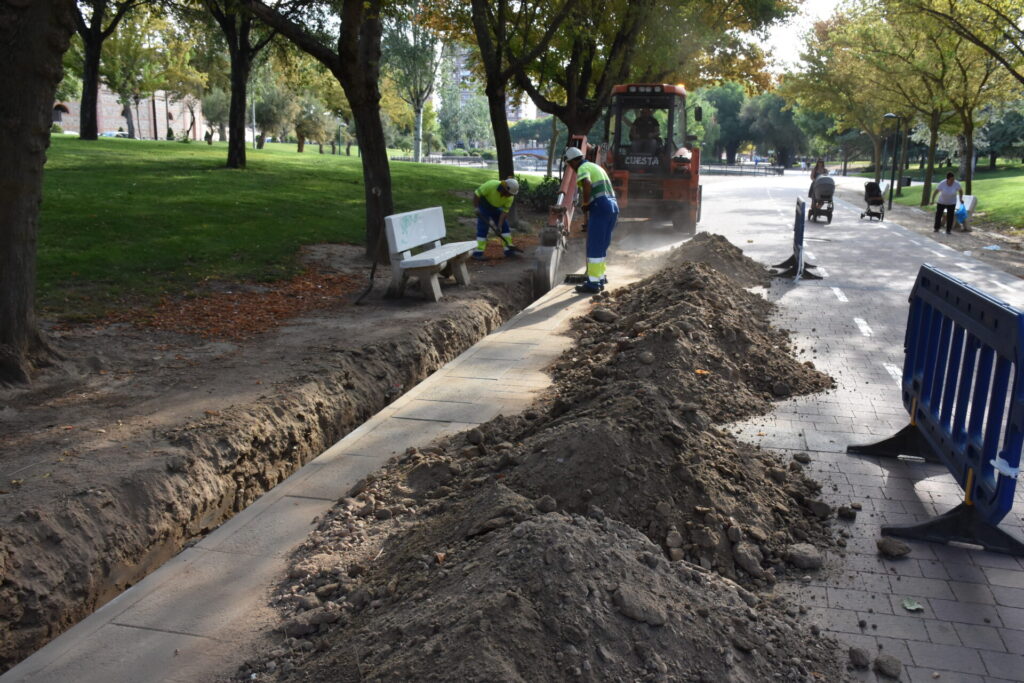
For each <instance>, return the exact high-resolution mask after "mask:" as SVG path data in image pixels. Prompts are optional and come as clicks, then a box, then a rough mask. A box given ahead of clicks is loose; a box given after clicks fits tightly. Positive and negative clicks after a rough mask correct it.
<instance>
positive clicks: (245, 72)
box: [228, 20, 252, 168]
mask: <svg viewBox="0 0 1024 683" xmlns="http://www.w3.org/2000/svg"><path fill="white" fill-rule="evenodd" d="M239 23H240V24H241V27H240V28H239V31H238V36H237V40H238V41H239V44H238V45H234V46H231V47H230V51H231V107H230V109H229V110H228V168H245V104H246V103H245V97H246V88H247V87H248V84H249V70H250V68H251V67H252V57H251V55H250V54H249V50H248V49H247V46H248V45H249V23H250V22H249V21H248V20H242V21H241V22H239ZM239 45H240V46H242V47H239Z"/></svg>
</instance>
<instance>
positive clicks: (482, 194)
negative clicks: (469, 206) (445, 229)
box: [473, 178, 519, 261]
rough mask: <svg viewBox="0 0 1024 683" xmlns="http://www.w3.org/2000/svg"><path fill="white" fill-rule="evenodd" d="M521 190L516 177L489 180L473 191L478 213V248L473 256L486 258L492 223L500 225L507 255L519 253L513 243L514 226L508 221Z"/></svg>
mask: <svg viewBox="0 0 1024 683" xmlns="http://www.w3.org/2000/svg"><path fill="white" fill-rule="evenodd" d="M518 192H519V181H517V180H516V179H515V178H506V179H505V180H488V181H487V182H486V183H484V184H483V185H481V186H480V187H478V188H476V191H475V192H474V193H473V211H474V212H475V213H476V249H475V250H474V251H473V258H475V259H476V260H478V261H482V260H483V259H484V251H485V250H486V249H487V232H488V230H490V227H491V224H492V223H493V224H494V225H496V226H500V231H501V243H502V246H503V247H504V248H505V256H515V255H516V254H517V253H519V250H518V249H516V247H515V245H513V244H512V226H511V225H509V222H508V212H509V211H511V210H512V202H513V201H515V197H516V194H517V193H518Z"/></svg>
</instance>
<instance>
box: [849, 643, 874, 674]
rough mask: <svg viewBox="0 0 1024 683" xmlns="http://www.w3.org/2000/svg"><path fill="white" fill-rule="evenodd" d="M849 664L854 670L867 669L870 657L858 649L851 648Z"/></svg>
mask: <svg viewBox="0 0 1024 683" xmlns="http://www.w3.org/2000/svg"><path fill="white" fill-rule="evenodd" d="M848 654H849V657H850V664H851V665H852V666H853V668H855V669H867V668H868V667H869V666H871V655H870V654H868V651H867V650H865V649H863V648H860V647H851V648H850V650H849V653H848Z"/></svg>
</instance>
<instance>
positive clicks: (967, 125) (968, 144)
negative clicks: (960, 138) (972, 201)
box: [961, 117, 974, 194]
mask: <svg viewBox="0 0 1024 683" xmlns="http://www.w3.org/2000/svg"><path fill="white" fill-rule="evenodd" d="M964 119H965V120H964V155H963V162H962V164H961V165H963V166H966V168H965V169H964V178H965V179H966V182H965V183H964V194H971V186H972V185H973V184H974V119H973V117H964Z"/></svg>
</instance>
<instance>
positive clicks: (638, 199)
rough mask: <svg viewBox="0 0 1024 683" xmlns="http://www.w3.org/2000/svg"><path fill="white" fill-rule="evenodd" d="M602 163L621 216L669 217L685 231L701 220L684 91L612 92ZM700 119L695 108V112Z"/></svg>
mask: <svg viewBox="0 0 1024 683" xmlns="http://www.w3.org/2000/svg"><path fill="white" fill-rule="evenodd" d="M606 116H607V118H606V119H605V130H606V131H607V132H608V138H607V140H606V141H605V145H603V147H604V150H603V151H604V154H602V155H600V156H601V157H603V158H600V162H601V163H602V165H603V166H604V167H605V169H606V170H607V171H608V175H609V176H610V177H611V179H612V183H613V184H614V185H615V194H616V196H617V198H618V200H619V206H620V207H621V208H622V209H623V211H625V212H627V213H628V214H630V215H634V216H646V217H648V218H670V219H671V220H672V222H673V225H674V226H675V227H676V228H678V229H680V230H683V231H686V232H691V233H692V232H694V231H695V230H696V226H697V221H698V220H699V219H700V178H699V175H700V150H699V149H696V148H695V147H694V145H693V142H694V141H695V139H696V138H695V137H694V136H691V135H687V132H686V89H685V88H684V87H683V86H681V85H666V84H643V83H636V84H627V85H617V86H615V88H614V89H613V90H612V99H611V106H610V107H609V108H608V113H607V115H606ZM694 117H695V119H696V120H698V121H699V120H700V112H699V108H698V109H697V110H696V111H695V112H694Z"/></svg>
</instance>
